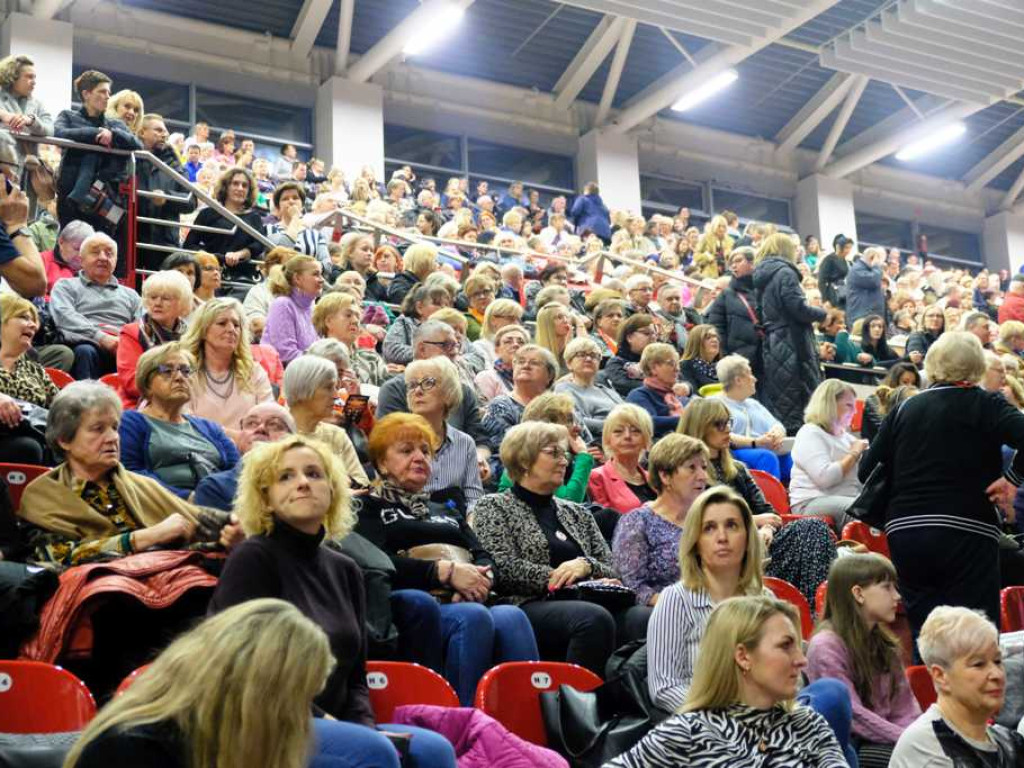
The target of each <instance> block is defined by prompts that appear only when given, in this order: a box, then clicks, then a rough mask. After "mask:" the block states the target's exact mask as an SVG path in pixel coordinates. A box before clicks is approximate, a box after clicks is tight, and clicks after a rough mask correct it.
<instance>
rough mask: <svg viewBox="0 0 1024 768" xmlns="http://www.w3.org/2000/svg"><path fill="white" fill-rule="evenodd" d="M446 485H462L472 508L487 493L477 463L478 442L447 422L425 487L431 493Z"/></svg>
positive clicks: (448, 486) (446, 486)
mask: <svg viewBox="0 0 1024 768" xmlns="http://www.w3.org/2000/svg"><path fill="white" fill-rule="evenodd" d="M445 488H461V489H462V492H463V494H465V496H466V506H467V507H468V509H472V508H473V506H474V505H475V504H476V500H477V499H479V498H480V497H481V496H483V495H484V486H483V484H482V483H481V482H480V467H479V466H478V465H477V457H476V444H475V443H474V442H473V438H471V437H470V436H469V435H467V434H466V433H465V432H460V431H459V430H457V429H455V427H453V426H452V425H451V424H445V437H444V442H443V443H441V447H440V448H438V450H437V453H435V454H434V460H433V461H432V462H431V464H430V480H428V481H427V484H426V486H425V487H424V489H423V490H425V491H426V492H427V493H433V492H434V491H441V490H444V489H445ZM468 509H467V511H468Z"/></svg>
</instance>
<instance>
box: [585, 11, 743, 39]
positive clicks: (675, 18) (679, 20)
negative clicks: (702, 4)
mask: <svg viewBox="0 0 1024 768" xmlns="http://www.w3.org/2000/svg"><path fill="white" fill-rule="evenodd" d="M569 2H570V4H571V5H574V6H577V7H579V8H585V9H587V10H590V11H597V12H598V13H605V14H607V15H610V16H613V17H626V18H631V19H636V20H637V21H639V22H640V23H642V24H650V25H651V26H653V27H667V28H668V29H674V30H677V31H679V32H685V33H686V34H688V35H691V36H694V37H706V38H707V39H708V40H716V41H719V42H723V43H729V44H732V45H749V44H750V43H751V41H752V40H753V39H754V37H753V36H752V33H751V32H750V31H748V30H749V29H750V28H749V27H747V25H741V27H743V28H736V25H735V21H736V18H735V17H734V18H733V19H732V20H731V21H732V22H733V23H720V22H716V21H709V20H707V19H706V18H704V17H703V16H701V15H698V14H684V13H683V12H682V9H680V8H679V7H678V6H675V5H674V4H669V3H667V2H660V0H655V1H654V2H648V0H569ZM762 31H763V27H756V33H761V32H762Z"/></svg>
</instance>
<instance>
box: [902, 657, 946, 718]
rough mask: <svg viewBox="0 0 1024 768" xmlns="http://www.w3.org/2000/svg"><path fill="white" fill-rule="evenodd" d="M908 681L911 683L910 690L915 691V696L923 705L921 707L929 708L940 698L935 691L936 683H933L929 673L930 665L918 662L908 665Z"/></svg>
mask: <svg viewBox="0 0 1024 768" xmlns="http://www.w3.org/2000/svg"><path fill="white" fill-rule="evenodd" d="M906 675H907V682H908V683H910V690H911V691H913V692H914V698H915V699H917V703H918V704H920V705H921V709H922V710H925V709H928V707H930V706H931V705H932V704H934V703H935V702H936V701H938V699H939V695H938V694H937V693H935V684H934V683H932V676H931V675H930V674H928V667H926V666H924V664H918V665H916V666H913V667H907V670H906Z"/></svg>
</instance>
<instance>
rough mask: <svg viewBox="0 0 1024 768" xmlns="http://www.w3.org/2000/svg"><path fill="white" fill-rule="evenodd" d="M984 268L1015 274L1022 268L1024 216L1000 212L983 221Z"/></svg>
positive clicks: (1023, 260) (1023, 259)
mask: <svg viewBox="0 0 1024 768" xmlns="http://www.w3.org/2000/svg"><path fill="white" fill-rule="evenodd" d="M982 238H983V246H984V247H983V253H984V254H985V266H986V267H988V268H989V270H992V271H998V270H1000V269H1008V270H1010V272H1011V273H1012V274H1016V273H1017V272H1019V271H1020V269H1021V267H1022V266H1024V214H1021V213H1012V212H1010V211H1000V212H999V213H996V214H993V215H992V216H989V217H988V218H987V219H985V227H984V229H983V230H982Z"/></svg>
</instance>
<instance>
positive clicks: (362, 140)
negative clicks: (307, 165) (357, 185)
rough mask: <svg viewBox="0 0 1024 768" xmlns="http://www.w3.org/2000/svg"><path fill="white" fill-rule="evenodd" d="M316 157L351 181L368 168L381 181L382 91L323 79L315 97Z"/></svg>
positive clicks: (382, 162)
mask: <svg viewBox="0 0 1024 768" xmlns="http://www.w3.org/2000/svg"><path fill="white" fill-rule="evenodd" d="M316 154H317V155H318V156H319V157H322V158H324V161H325V162H326V163H327V167H328V168H329V167H331V166H332V165H334V166H337V167H339V168H341V169H342V170H343V171H344V172H345V178H347V179H348V180H349V183H351V182H352V180H353V179H355V178H356V177H357V176H358V175H359V170H360V169H361V168H362V167H363V166H366V165H369V166H371V167H372V168H373V169H374V171H375V172H376V175H377V180H378V181H381V180H385V179H384V89H383V88H381V87H380V86H379V85H375V84H374V83H353V82H350V81H348V80H345V79H343V78H340V77H331V78H329V79H328V80H325V81H324V83H323V84H322V85H321V86H320V89H319V90H318V91H317V94H316Z"/></svg>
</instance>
